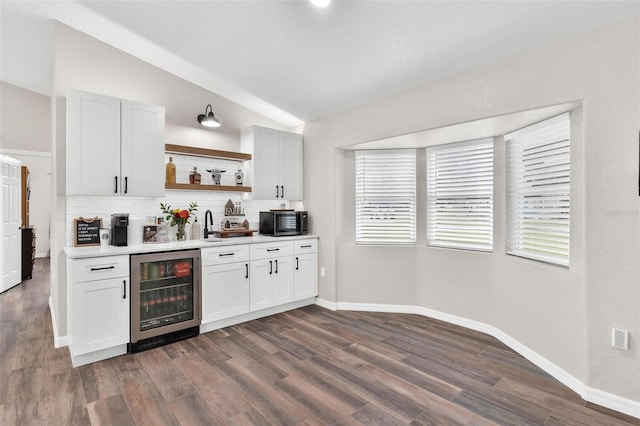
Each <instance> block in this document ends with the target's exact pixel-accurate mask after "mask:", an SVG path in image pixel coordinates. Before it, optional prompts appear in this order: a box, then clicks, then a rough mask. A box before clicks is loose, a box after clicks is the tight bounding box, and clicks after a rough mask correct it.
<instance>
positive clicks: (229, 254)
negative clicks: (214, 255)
mask: <svg viewBox="0 0 640 426" xmlns="http://www.w3.org/2000/svg"><path fill="white" fill-rule="evenodd" d="M234 254H235V253H220V254H219V255H218V256H220V257H225V256H233V255H234Z"/></svg>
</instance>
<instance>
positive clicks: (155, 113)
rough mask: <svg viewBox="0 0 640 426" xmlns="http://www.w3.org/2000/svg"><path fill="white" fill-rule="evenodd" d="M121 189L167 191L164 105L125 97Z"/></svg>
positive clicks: (129, 192)
mask: <svg viewBox="0 0 640 426" xmlns="http://www.w3.org/2000/svg"><path fill="white" fill-rule="evenodd" d="M121 132H122V157H121V162H122V179H121V182H120V193H121V194H123V195H130V196H138V197H159V196H163V195H164V180H165V176H164V168H165V164H164V108H162V107H158V106H151V105H145V104H141V103H138V102H131V101H122V129H121Z"/></svg>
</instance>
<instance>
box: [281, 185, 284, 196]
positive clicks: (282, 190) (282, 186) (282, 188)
mask: <svg viewBox="0 0 640 426" xmlns="http://www.w3.org/2000/svg"><path fill="white" fill-rule="evenodd" d="M280 192H282V195H280V198H284V185H280Z"/></svg>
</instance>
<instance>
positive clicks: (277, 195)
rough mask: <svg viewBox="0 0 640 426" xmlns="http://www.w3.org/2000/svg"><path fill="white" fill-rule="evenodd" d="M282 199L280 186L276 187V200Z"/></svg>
mask: <svg viewBox="0 0 640 426" xmlns="http://www.w3.org/2000/svg"><path fill="white" fill-rule="evenodd" d="M279 197H280V191H278V185H276V198H279Z"/></svg>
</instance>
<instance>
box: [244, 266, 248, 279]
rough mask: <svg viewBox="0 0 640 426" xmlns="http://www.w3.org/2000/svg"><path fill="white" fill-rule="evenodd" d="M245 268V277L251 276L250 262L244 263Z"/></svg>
mask: <svg viewBox="0 0 640 426" xmlns="http://www.w3.org/2000/svg"><path fill="white" fill-rule="evenodd" d="M244 269H245V273H244V277H245V278H249V264H248V263H245V264H244Z"/></svg>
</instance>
